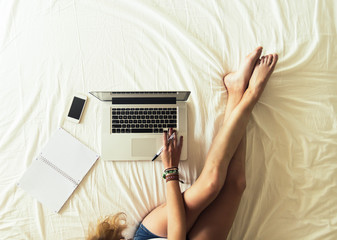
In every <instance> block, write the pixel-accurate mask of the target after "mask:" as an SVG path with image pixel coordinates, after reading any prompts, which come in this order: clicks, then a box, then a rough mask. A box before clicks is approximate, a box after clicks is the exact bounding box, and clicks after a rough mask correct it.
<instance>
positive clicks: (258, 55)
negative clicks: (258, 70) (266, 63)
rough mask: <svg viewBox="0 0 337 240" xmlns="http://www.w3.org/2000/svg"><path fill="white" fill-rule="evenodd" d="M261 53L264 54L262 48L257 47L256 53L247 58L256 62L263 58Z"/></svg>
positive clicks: (253, 52)
mask: <svg viewBox="0 0 337 240" xmlns="http://www.w3.org/2000/svg"><path fill="white" fill-rule="evenodd" d="M261 53H262V47H257V48H256V49H255V50H254V51H252V52H251V53H249V54H248V55H247V58H248V59H250V60H251V61H253V62H255V61H256V60H257V59H258V58H259V57H260V56H261Z"/></svg>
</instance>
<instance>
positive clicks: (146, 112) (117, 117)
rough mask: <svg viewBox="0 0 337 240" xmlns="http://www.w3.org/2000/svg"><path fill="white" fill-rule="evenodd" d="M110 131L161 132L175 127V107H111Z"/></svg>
mask: <svg viewBox="0 0 337 240" xmlns="http://www.w3.org/2000/svg"><path fill="white" fill-rule="evenodd" d="M111 118H112V119H111V120H112V128H111V132H112V133H162V132H163V130H164V129H167V128H177V108H111Z"/></svg>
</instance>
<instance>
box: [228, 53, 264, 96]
mask: <svg viewBox="0 0 337 240" xmlns="http://www.w3.org/2000/svg"><path fill="white" fill-rule="evenodd" d="M261 52H262V47H258V48H256V49H255V50H254V51H253V52H251V53H250V54H248V56H246V58H245V60H244V62H243V63H242V64H241V65H240V67H239V70H238V71H236V72H233V73H229V74H227V75H226V76H225V77H224V78H223V81H224V84H225V86H226V88H227V91H228V95H233V94H237V95H240V99H241V97H242V95H243V93H244V92H245V90H246V88H247V85H248V82H249V79H250V78H251V75H252V72H253V70H254V67H255V65H256V62H257V60H258V59H259V57H260V56H261ZM240 99H239V100H240Z"/></svg>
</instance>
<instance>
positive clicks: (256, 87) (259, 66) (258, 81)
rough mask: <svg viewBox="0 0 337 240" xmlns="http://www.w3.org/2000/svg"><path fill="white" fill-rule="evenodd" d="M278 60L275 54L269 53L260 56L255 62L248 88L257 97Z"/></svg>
mask: <svg viewBox="0 0 337 240" xmlns="http://www.w3.org/2000/svg"><path fill="white" fill-rule="evenodd" d="M277 60H278V55H277V54H269V55H267V56H263V57H261V59H259V60H258V61H257V62H256V65H255V68H254V71H253V75H252V77H251V78H250V81H249V85H248V89H251V90H252V91H253V92H254V93H255V95H256V97H257V98H259V97H260V96H261V94H262V92H263V90H264V88H265V86H266V84H267V82H268V80H269V77H270V75H271V74H272V73H273V71H274V68H275V65H276V63H277Z"/></svg>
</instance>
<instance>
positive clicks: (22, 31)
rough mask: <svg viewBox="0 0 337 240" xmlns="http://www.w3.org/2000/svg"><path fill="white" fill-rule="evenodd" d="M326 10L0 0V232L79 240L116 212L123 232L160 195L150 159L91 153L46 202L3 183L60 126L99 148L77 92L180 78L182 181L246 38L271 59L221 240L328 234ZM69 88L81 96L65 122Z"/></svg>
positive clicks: (330, 40) (305, 5) (330, 159)
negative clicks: (242, 176)
mask: <svg viewBox="0 0 337 240" xmlns="http://www.w3.org/2000/svg"><path fill="white" fill-rule="evenodd" d="M336 11H337V2H336V1H332V0H330V1H328V0H326V1H317V0H308V1H292V0H287V1H280V0H275V1H262V0H257V1H248V0H238V1H229V0H228V1H200V0H196V1H188V0H185V1H179V0H171V1H156V0H143V1H121V0H114V1H109V0H101V1H91V0H83V1H68V0H59V1H56V0H54V1H42V0H35V1H18V0H15V1H1V2H0V66H1V67H0V82H1V90H0V93H1V94H0V109H1V113H2V114H1V115H0V132H1V137H0V239H83V238H85V236H86V234H87V230H88V226H89V225H90V224H95V223H96V221H97V219H99V218H100V217H104V216H106V215H109V214H115V213H117V212H120V211H122V212H125V213H126V214H127V221H128V228H127V230H126V232H125V234H126V236H127V237H128V238H132V237H133V233H134V231H135V229H136V227H137V226H138V224H139V222H140V221H141V220H142V218H143V217H144V216H145V215H146V214H147V213H148V212H149V211H151V210H152V209H153V208H155V207H156V206H158V205H159V204H161V203H163V202H164V201H165V199H166V197H165V195H166V190H165V183H164V182H163V180H162V179H161V174H162V171H163V165H162V163H161V162H160V161H156V162H150V161H134V162H105V161H103V160H101V159H99V160H98V161H97V162H96V164H95V165H94V167H93V168H92V169H91V170H90V171H89V173H88V174H87V176H86V177H85V178H84V180H83V181H82V182H81V184H80V185H79V187H78V188H77V189H76V191H75V192H74V194H73V195H72V196H71V198H70V199H69V200H68V201H67V202H66V204H65V205H64V207H63V208H62V210H61V211H60V213H59V214H56V213H53V212H52V211H50V210H49V209H48V208H46V207H45V206H43V205H41V204H40V203H39V202H37V201H36V200H35V199H34V198H32V197H31V196H30V195H28V194H27V193H26V192H24V191H23V190H22V189H20V188H18V187H17V186H16V183H17V182H18V180H19V179H20V177H21V176H22V174H23V173H24V171H25V170H26V169H27V168H28V166H29V165H30V164H31V163H32V161H33V159H34V158H35V157H36V156H37V155H38V153H39V151H41V149H42V147H43V146H44V145H45V144H46V142H47V141H48V139H49V138H50V136H51V135H52V134H53V133H54V132H55V131H56V129H57V128H58V127H60V126H61V127H63V128H64V129H66V130H67V131H68V132H69V133H71V134H72V135H73V136H74V137H76V138H77V139H78V140H80V141H81V142H82V143H84V144H85V145H87V146H88V147H89V148H91V149H92V150H94V151H96V152H98V153H100V149H101V140H100V139H101V138H100V137H101V123H102V117H101V114H100V113H101V108H102V104H101V102H99V101H98V100H97V99H95V98H94V97H92V96H91V95H89V94H88V92H89V91H95V90H96V91H99V90H101V91H112V90H113V91H123V90H130V91H148V90H150V91H152V90H153V91H169V90H173V91H174V90H188V91H191V96H190V98H189V101H188V160H187V161H184V162H182V163H181V166H180V168H181V172H182V175H183V178H184V180H185V182H186V183H185V184H183V185H181V188H182V191H184V190H186V189H187V188H188V187H190V186H191V184H193V182H194V181H195V180H196V179H197V177H198V175H199V174H200V172H201V170H202V167H203V165H204V162H205V156H206V154H207V151H208V149H209V147H210V144H211V143H212V139H213V138H214V136H215V134H216V132H217V130H218V129H219V127H220V125H221V120H222V119H223V117H224V111H225V108H226V101H227V92H226V89H225V88H224V86H223V83H222V76H223V75H224V74H226V73H228V72H231V71H236V70H237V69H238V66H239V64H240V62H242V60H243V59H244V57H245V55H247V54H248V53H249V52H250V51H252V50H253V49H254V48H255V47H257V46H263V54H269V53H274V52H276V53H278V55H279V62H278V64H277V66H276V69H275V72H274V74H273V75H272V76H271V79H270V81H269V83H268V85H267V87H266V89H265V91H264V93H263V95H262V97H261V99H260V100H259V102H258V103H257V105H256V106H255V108H254V110H253V114H252V117H251V119H250V121H249V123H248V126H247V157H246V179H247V188H246V190H245V192H244V194H243V197H242V200H241V203H240V207H239V210H238V213H237V216H236V219H235V221H234V224H233V227H232V230H231V232H230V234H229V236H228V239H233V240H234V239H336V237H337V198H336V196H337V190H336V189H337V188H336V182H337V162H336V161H337V61H336V59H337V47H336V46H337V44H336V42H337V27H336V26H337V13H336ZM77 93H80V94H85V95H87V96H88V102H87V106H86V110H85V113H84V116H83V119H82V121H81V123H80V124H73V123H70V122H68V121H66V119H65V117H66V115H67V111H68V109H69V106H70V103H71V100H72V97H73V95H74V94H77ZM224 217H225V216H224Z"/></svg>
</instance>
